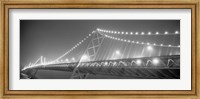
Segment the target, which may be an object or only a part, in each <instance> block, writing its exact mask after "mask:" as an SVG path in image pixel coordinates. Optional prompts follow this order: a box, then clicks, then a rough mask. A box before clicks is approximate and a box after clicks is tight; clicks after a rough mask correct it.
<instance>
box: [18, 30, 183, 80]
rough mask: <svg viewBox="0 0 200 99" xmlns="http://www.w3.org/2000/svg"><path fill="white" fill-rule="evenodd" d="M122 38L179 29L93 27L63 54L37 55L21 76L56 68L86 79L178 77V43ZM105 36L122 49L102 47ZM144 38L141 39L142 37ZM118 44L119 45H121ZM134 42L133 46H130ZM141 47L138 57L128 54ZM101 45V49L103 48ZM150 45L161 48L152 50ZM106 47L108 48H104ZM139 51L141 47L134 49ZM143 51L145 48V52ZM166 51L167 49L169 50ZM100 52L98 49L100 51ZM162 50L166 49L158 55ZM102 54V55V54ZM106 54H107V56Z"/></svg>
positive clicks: (73, 77)
mask: <svg viewBox="0 0 200 99" xmlns="http://www.w3.org/2000/svg"><path fill="white" fill-rule="evenodd" d="M123 36H126V37H132V36H133V37H141V36H145V37H150V36H151V37H152V36H155V37H158V36H162V37H163V36H164V37H167V36H173V37H176V36H180V33H179V31H175V32H173V33H170V32H167V31H165V32H163V33H159V32H155V33H153V32H147V33H144V32H122V31H113V30H105V29H99V28H97V29H96V30H94V31H93V32H92V33H90V34H89V35H87V36H86V37H85V38H83V39H82V40H81V41H80V42H78V43H77V44H76V45H74V46H73V47H72V48H71V49H70V50H68V51H67V52H66V53H64V54H62V55H61V56H60V57H58V58H56V59H55V60H53V61H47V60H46V59H47V58H46V57H44V56H40V58H39V59H37V60H36V61H35V62H33V63H29V64H28V65H26V66H24V68H22V69H21V75H25V76H27V78H35V75H36V73H37V71H38V70H57V71H66V72H72V75H71V76H70V78H71V79H87V77H88V75H90V74H92V75H98V74H100V75H112V76H120V77H130V78H131V77H132V78H134V77H137V78H138V77H139V78H145V79H179V78H180V45H179V44H176V45H175V44H165V42H162V43H161V42H159V41H158V42H159V43H158V42H147V41H139V40H133V39H127V38H122V37H123ZM106 39H109V40H110V41H112V42H121V43H123V45H126V46H125V47H124V48H123V47H122V48H123V51H122V52H121V51H120V50H116V49H115V48H116V47H117V46H116V45H114V47H115V48H113V47H112V46H113V45H112V44H110V45H109V46H108V47H104V45H103V43H107V42H105V41H106ZM143 40H144V39H143ZM86 41H88V43H87V46H85V47H86V48H84V49H85V50H84V51H83V52H82V53H81V54H79V55H78V58H77V59H75V58H74V57H72V58H71V60H69V59H68V58H66V57H67V56H68V55H69V54H70V53H72V52H73V51H74V50H76V49H77V48H80V46H81V45H82V44H83V43H85V42H86ZM121 45H122V44H121ZM134 45H135V46H134ZM129 46H131V47H137V46H142V47H143V49H142V51H141V53H140V55H139V57H132V56H131V53H133V52H135V53H137V54H138V53H139V52H138V51H137V50H131V47H129ZM103 47H104V48H103ZM154 48H157V49H161V50H160V51H156V52H154V54H155V53H156V54H155V55H152V50H154ZM106 49H109V51H106ZM138 50H141V49H138ZM144 50H148V51H149V52H148V53H145V51H144ZM169 50H170V51H169ZM100 51H101V52H100ZM162 51H165V52H167V53H166V54H162ZM102 52H103V53H104V54H103V53H102ZM108 56H109V57H108Z"/></svg>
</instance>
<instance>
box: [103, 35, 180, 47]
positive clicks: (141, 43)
mask: <svg viewBox="0 0 200 99" xmlns="http://www.w3.org/2000/svg"><path fill="white" fill-rule="evenodd" d="M102 35H104V36H105V37H107V38H110V39H113V40H117V41H121V42H126V43H132V44H140V45H147V46H159V47H175V48H180V45H178V46H173V45H171V44H169V45H164V44H156V43H149V42H139V41H133V40H127V39H122V38H118V37H113V36H109V35H106V34H102Z"/></svg>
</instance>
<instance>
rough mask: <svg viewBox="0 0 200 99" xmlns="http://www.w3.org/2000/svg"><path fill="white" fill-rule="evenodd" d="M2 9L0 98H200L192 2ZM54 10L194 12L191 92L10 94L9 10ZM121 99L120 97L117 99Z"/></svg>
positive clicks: (25, 5)
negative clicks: (116, 9)
mask: <svg viewBox="0 0 200 99" xmlns="http://www.w3.org/2000/svg"><path fill="white" fill-rule="evenodd" d="M1 3H2V5H1V8H2V10H1V11H2V15H1V17H2V18H1V20H2V23H1V25H2V31H1V35H0V37H1V44H0V45H1V55H2V57H1V62H0V63H1V65H0V68H1V73H0V75H1V76H0V78H1V79H2V81H1V83H0V86H3V88H1V87H0V88H1V90H2V92H1V94H2V95H1V96H2V97H3V98H12V97H24V98H27V97H29V98H31V97H34V96H36V97H37V98H40V97H44V96H45V97H51V96H55V97H59V98H65V97H71V98H73V97H75V96H81V97H82V98H83V97H84V98H91V97H93V98H95V97H96V96H98V97H100V98H120V97H121V98H125V97H135V98H149V97H152V98H156V97H157V98H163V97H168V98H180V97H181V98H199V95H200V94H199V91H198V89H199V86H198V82H199V77H200V76H199V67H198V65H199V61H198V58H199V52H198V51H199V47H198V40H199V38H200V37H199V34H198V33H199V30H198V28H199V12H198V11H199V2H198V1H193V2H184V1H182V2H178V1H177V2H137V1H130V2H128V1H124V2H123V1H114V0H113V1H112V0H111V1H96V2H92V1H89V0H88V1H77V2H73V1H61V2H34V1H32V2H30V1H29V2H28V1H27V2H23V1H22V2H12V1H2V2H1ZM25 8H29V9H39V8H41V9H54V8H62V9H64V8H79V9H83V8H97V9H101V8H106V9H110V8H113V9H115V8H122V9H130V8H135V9H144V8H147V9H150V8H151V9H185V8H187V9H191V12H192V19H191V21H192V41H191V42H192V48H191V49H192V85H191V86H192V90H189V91H185V90H173V91H172V90H167V91H160V90H154V91H153V90H151V91H145V90H143V91H138V90H133V91H108V90H107V91H82V90H81V91H51V90H47V91H42V90H41V91H30V90H27V91H19V90H18V91H17V90H16V91H13V90H12V91H11V90H9V81H8V78H9V71H8V70H9V61H8V59H9V58H8V55H9V48H8V42H9V39H8V36H9V28H8V26H9V24H8V23H9V17H8V15H9V9H25ZM118 96H120V97H118Z"/></svg>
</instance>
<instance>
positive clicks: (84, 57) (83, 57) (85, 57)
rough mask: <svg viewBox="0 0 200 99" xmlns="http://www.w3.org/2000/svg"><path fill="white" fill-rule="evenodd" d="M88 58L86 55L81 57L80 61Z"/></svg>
mask: <svg viewBox="0 0 200 99" xmlns="http://www.w3.org/2000/svg"><path fill="white" fill-rule="evenodd" d="M88 58H89V57H88V56H87V55H83V56H82V57H81V59H83V60H86V59H88Z"/></svg>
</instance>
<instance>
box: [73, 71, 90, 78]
mask: <svg viewBox="0 0 200 99" xmlns="http://www.w3.org/2000/svg"><path fill="white" fill-rule="evenodd" d="M88 75H89V73H80V71H79V70H76V71H75V72H74V73H73V74H72V76H71V79H86V78H87V76H88Z"/></svg>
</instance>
